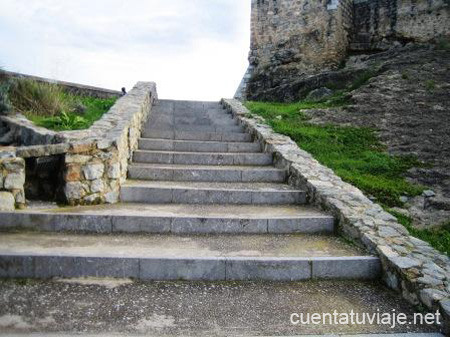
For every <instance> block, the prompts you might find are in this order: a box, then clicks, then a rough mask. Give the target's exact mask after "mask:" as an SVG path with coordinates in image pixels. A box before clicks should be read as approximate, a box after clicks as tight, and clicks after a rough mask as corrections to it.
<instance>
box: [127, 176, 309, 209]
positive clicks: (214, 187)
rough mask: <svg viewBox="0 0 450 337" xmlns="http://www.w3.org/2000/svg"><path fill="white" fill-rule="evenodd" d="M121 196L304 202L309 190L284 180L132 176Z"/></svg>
mask: <svg viewBox="0 0 450 337" xmlns="http://www.w3.org/2000/svg"><path fill="white" fill-rule="evenodd" d="M120 200H121V201H122V202H133V203H151V204H166V203H169V204H170V203H175V204H233V205H266V204H267V205H269V204H270V205H285V204H304V203H305V202H306V193H305V192H304V191H300V190H295V189H293V188H292V187H290V186H289V185H284V184H268V183H198V182H173V181H153V182H152V181H139V180H134V181H133V180H129V181H127V182H126V183H125V184H124V185H122V188H121V191H120Z"/></svg>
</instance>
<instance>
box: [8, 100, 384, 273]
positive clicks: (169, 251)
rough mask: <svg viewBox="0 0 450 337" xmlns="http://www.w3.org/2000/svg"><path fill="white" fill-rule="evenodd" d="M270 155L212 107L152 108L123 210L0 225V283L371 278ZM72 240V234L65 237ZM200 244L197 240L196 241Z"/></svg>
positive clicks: (360, 255) (76, 211) (24, 215)
mask: <svg viewBox="0 0 450 337" xmlns="http://www.w3.org/2000/svg"><path fill="white" fill-rule="evenodd" d="M286 179H287V173H286V171H285V170H284V169H283V168H279V167H275V166H274V164H273V158H272V155H271V154H269V153H264V152H262V149H261V146H260V144H258V143H256V142H253V141H252V137H251V135H250V134H248V133H246V132H245V130H244V129H243V128H242V126H240V125H238V124H237V122H236V120H234V119H233V118H232V116H231V115H230V114H227V113H226V112H225V110H223V109H222V107H221V106H220V105H219V104H218V103H210V102H184V101H169V100H160V101H158V102H157V104H156V105H155V106H154V107H153V110H152V114H151V116H150V118H149V120H148V122H147V124H146V126H145V128H144V131H143V134H142V139H140V142H139V149H138V150H137V151H135V153H134V156H133V160H132V163H131V164H130V166H129V180H128V181H127V182H126V183H125V185H123V186H122V190H121V200H122V204H119V205H109V206H93V207H81V208H72V209H70V208H67V209H65V208H64V209H38V210H28V211H26V212H16V213H11V214H6V215H5V217H4V219H3V220H1V221H0V223H2V226H3V227H4V226H5V224H6V223H7V224H9V226H11V227H22V228H27V229H30V228H32V229H38V230H40V231H39V232H34V233H30V232H25V233H23V232H19V233H7V234H4V235H2V236H1V237H0V259H1V261H2V262H3V264H2V266H9V268H4V267H3V268H0V276H25V277H54V276H58V277H80V276H101V277H132V278H136V279H145V280H208V281H211V280H270V281H296V280H307V279H334V278H339V279H341V278H345V279H374V278H377V277H379V274H380V261H379V259H378V258H376V257H372V256H367V255H366V254H365V253H364V252H362V251H360V250H358V249H357V248H355V247H353V246H351V245H349V244H348V243H346V242H345V241H343V240H341V239H340V238H338V237H337V236H335V235H334V232H335V228H334V219H333V218H332V217H331V216H329V215H327V214H324V213H322V212H320V211H319V210H317V209H314V208H312V207H310V206H308V205H306V194H305V192H304V191H301V190H297V189H295V188H293V187H291V186H289V185H287V184H286ZM67 232H75V233H67ZM206 234H207V235H206Z"/></svg>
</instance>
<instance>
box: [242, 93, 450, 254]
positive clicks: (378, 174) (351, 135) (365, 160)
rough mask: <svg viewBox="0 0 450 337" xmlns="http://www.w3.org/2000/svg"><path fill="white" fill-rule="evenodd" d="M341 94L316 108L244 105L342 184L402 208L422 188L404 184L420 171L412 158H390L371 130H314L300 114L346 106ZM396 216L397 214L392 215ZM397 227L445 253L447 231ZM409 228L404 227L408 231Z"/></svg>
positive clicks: (448, 241)
mask: <svg viewBox="0 0 450 337" xmlns="http://www.w3.org/2000/svg"><path fill="white" fill-rule="evenodd" d="M343 97H344V96H343V94H342V93H341V94H338V95H336V96H335V97H334V98H332V99H331V100H329V101H327V102H321V103H313V102H298V103H293V104H284V103H262V102H247V103H246V106H247V108H248V109H249V110H250V111H251V113H252V114H257V115H259V116H262V117H264V118H265V119H266V121H267V122H268V123H269V124H270V125H271V126H272V127H273V129H274V130H275V131H276V132H279V133H282V134H285V135H288V136H290V137H291V138H292V139H293V140H295V141H296V142H297V144H298V145H299V146H300V147H301V148H302V149H304V150H306V151H308V152H309V153H311V154H312V155H313V156H314V157H315V158H316V159H317V160H318V161H319V162H320V163H322V164H323V165H325V166H328V167H329V168H331V169H333V170H334V171H335V173H336V174H337V175H338V176H340V177H341V178H342V179H344V180H345V181H347V182H349V183H351V184H353V185H355V186H357V187H358V188H360V189H361V190H363V191H364V192H365V193H366V194H367V195H370V196H373V197H374V198H375V200H376V201H377V202H378V203H380V204H381V205H383V206H384V207H386V208H387V209H388V208H390V207H397V206H402V202H401V201H400V196H402V195H408V196H416V195H419V194H421V193H422V191H423V187H421V186H417V185H413V184H411V183H409V182H407V181H406V180H405V178H404V176H403V174H404V173H406V171H407V170H408V169H410V168H411V167H413V166H419V165H420V163H419V162H418V161H417V160H416V159H415V158H414V157H395V156H390V155H389V154H388V153H387V152H386V151H385V148H384V146H383V145H382V144H381V143H380V142H379V140H378V139H377V137H376V134H375V130H371V129H367V128H357V127H341V126H336V125H313V124H310V123H308V120H307V118H306V117H305V115H304V114H302V113H301V112H300V111H299V110H300V109H310V108H327V107H332V106H338V105H343V104H345V99H344V98H343ZM395 215H396V216H399V214H395ZM399 221H400V222H401V223H402V224H404V225H405V226H406V227H407V228H408V229H409V230H410V232H411V234H412V235H415V236H417V237H419V238H421V239H423V240H426V241H428V242H430V243H431V244H432V245H433V246H434V247H436V248H437V249H439V250H441V251H443V252H446V253H447V252H450V231H449V229H450V225H449V226H447V227H445V228H442V229H441V230H440V231H429V230H418V229H414V228H413V227H412V226H411V221H410V220H409V222H408V223H407V221H406V220H405V218H400V217H399ZM408 224H409V225H408Z"/></svg>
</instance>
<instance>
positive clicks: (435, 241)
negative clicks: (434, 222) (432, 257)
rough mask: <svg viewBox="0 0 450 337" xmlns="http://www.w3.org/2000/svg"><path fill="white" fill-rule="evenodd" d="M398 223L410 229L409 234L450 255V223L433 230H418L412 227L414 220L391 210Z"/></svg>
mask: <svg viewBox="0 0 450 337" xmlns="http://www.w3.org/2000/svg"><path fill="white" fill-rule="evenodd" d="M390 213H391V214H392V215H394V216H395V217H396V218H397V220H398V222H399V223H401V224H402V225H403V226H405V227H406V229H408V231H409V233H410V234H411V235H412V236H414V237H416V238H418V239H421V240H423V241H426V242H428V243H430V244H431V245H432V246H433V247H434V248H436V249H437V250H439V251H440V252H442V253H444V254H446V255H450V222H448V223H447V224H445V225H443V226H441V227H439V228H433V229H417V228H415V227H414V226H413V225H412V219H411V218H410V217H408V216H405V215H403V214H400V213H398V212H395V211H392V210H390Z"/></svg>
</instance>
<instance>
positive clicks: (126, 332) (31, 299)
mask: <svg viewBox="0 0 450 337" xmlns="http://www.w3.org/2000/svg"><path fill="white" fill-rule="evenodd" d="M0 293H2V294H3V296H0V308H2V318H3V319H2V321H3V322H4V323H3V326H2V333H3V335H5V336H9V337H25V336H29V337H31V336H32V337H80V336H83V337H138V336H142V337H144V336H145V337H150V336H151V337H163V336H165V337H167V336H184V337H186V336H195V337H211V336H216V337H218V336H241V337H243V336H246V337H250V336H291V337H292V336H298V337H299V336H303V337H313V336H315V337H319V336H323V337H444V335H442V334H439V333H432V332H436V331H438V328H437V327H435V326H433V325H427V324H417V325H416V324H406V325H400V324H397V325H396V326H395V327H392V328H391V327H390V326H387V325H382V324H369V323H368V322H367V323H366V324H359V325H356V324H319V325H317V324H314V323H315V322H314V323H313V322H309V324H306V323H305V324H298V325H293V324H291V323H290V316H291V314H293V313H298V314H302V315H304V317H305V318H306V317H311V316H312V315H314V314H317V313H333V312H334V311H335V310H337V311H338V313H339V314H348V315H350V312H352V310H353V311H354V312H357V313H359V314H362V313H364V314H365V313H367V315H369V316H372V315H377V314H379V313H402V314H405V315H406V321H407V322H413V321H414V315H415V314H416V312H417V308H415V307H414V306H413V305H411V304H408V303H405V301H404V300H403V299H402V297H401V295H400V294H397V293H396V292H394V291H391V290H389V289H387V287H385V286H383V285H382V284H381V283H380V282H377V281H352V280H342V281H341V280H339V281H336V280H324V281H303V282H277V283H275V282H183V281H179V282H176V281H175V282H174V281H167V282H142V281H135V280H131V279H109V278H106V279H104V278H70V279H51V280H33V281H31V282H27V280H21V281H17V280H3V281H0ZM313 317H314V316H313ZM305 320H306V319H305ZM8 323H10V324H8ZM25 329H27V330H25ZM25 331H26V332H25ZM55 331H58V332H57V333H54V332H55ZM62 331H64V332H62ZM32 332H35V333H32ZM426 332H428V333H426ZM16 333H17V335H16ZM31 333H32V334H31ZM402 333H404V334H402ZM415 333H417V334H415ZM369 334H376V335H369Z"/></svg>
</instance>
